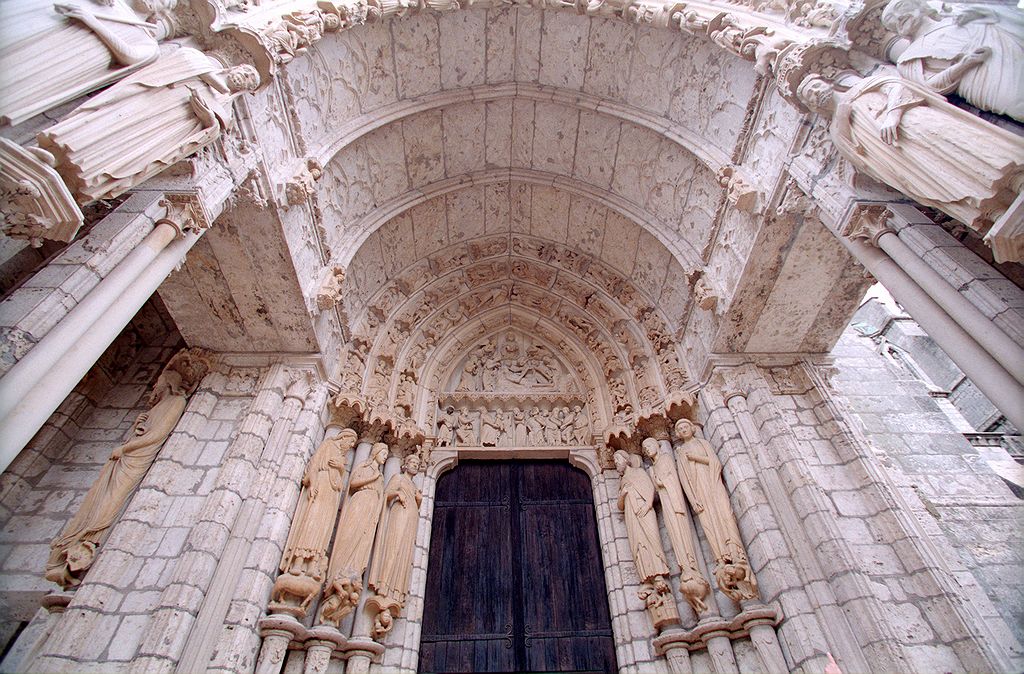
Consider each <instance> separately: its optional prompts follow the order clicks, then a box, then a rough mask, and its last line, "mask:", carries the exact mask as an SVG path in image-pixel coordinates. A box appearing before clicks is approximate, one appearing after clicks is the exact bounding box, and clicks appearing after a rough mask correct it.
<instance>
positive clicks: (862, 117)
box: [797, 75, 1024, 233]
mask: <svg viewBox="0 0 1024 674" xmlns="http://www.w3.org/2000/svg"><path fill="white" fill-rule="evenodd" d="M840 88H841V87H838V86H837V85H833V84H830V83H829V82H827V81H826V80H824V79H822V78H820V77H818V76H813V75H812V76H810V77H808V78H806V79H805V80H804V81H803V82H802V83H801V84H800V87H799V89H798V91H797V96H798V97H799V98H800V100H801V101H803V102H804V103H805V105H807V106H808V107H809V108H811V109H812V110H815V111H816V112H819V113H822V114H824V115H827V116H831V117H832V125H831V134H832V140H833V142H834V143H835V145H836V147H837V148H839V151H840V152H841V153H842V154H843V156H844V157H846V158H847V159H848V160H849V161H850V163H852V164H853V165H854V167H856V168H857V169H858V170H859V171H863V172H864V173H866V174H868V175H870V176H871V177H873V178H875V179H877V180H880V181H882V182H884V183H886V184H888V185H889V186H891V187H893V188H895V189H897V190H899V191H900V192H903V193H904V194H906V195H907V196H908V197H910V198H912V199H914V200H915V201H918V202H919V203H921V204H924V205H926V206H933V207H935V208H938V209H940V210H942V211H944V212H946V213H948V214H949V215H950V216H952V217H954V218H956V219H957V220H960V221H961V222H963V223H964V224H967V225H969V226H971V227H973V228H974V229H976V230H977V231H979V232H981V233H984V232H985V231H986V230H987V229H988V228H989V227H991V225H992V223H993V221H994V220H995V219H996V218H998V217H999V215H1001V214H1002V213H1003V212H1004V211H1005V210H1006V209H1007V208H1008V207H1009V205H1010V204H1011V203H1012V202H1013V200H1014V198H1015V197H1016V195H1017V194H1018V193H1019V192H1020V190H1021V186H1022V184H1024V168H1022V167H1024V139H1022V138H1021V137H1019V136H1017V135H1015V134H1013V133H1011V132H1009V131H1007V130H1005V129H1002V128H999V127H996V126H994V125H992V124H989V123H988V122H985V121H984V120H982V119H981V118H979V117H977V116H975V115H972V114H971V113H969V112H967V111H965V110H961V109H960V108H957V107H956V106H954V105H951V104H950V103H948V102H947V101H946V100H945V99H944V98H942V97H941V96H939V95H938V94H935V93H934V92H933V91H931V90H930V89H928V88H927V87H925V86H922V85H920V84H915V83H914V82H910V81H908V80H905V79H903V78H901V77H897V76H895V75H876V76H874V77H868V78H864V79H859V80H856V81H855V83H854V84H853V86H851V87H850V88H849V89H848V90H846V91H840V90H839V89H840Z"/></svg>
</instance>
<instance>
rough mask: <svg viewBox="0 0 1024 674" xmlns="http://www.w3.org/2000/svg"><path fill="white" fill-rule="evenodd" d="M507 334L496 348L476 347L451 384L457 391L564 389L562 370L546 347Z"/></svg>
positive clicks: (512, 334)
mask: <svg viewBox="0 0 1024 674" xmlns="http://www.w3.org/2000/svg"><path fill="white" fill-rule="evenodd" d="M521 340H522V338H521V337H520V336H519V335H518V334H516V333H514V332H509V333H507V334H506V335H505V336H504V337H503V338H502V340H501V343H500V346H496V345H495V344H494V342H493V340H488V341H486V342H484V343H482V344H479V345H478V346H477V347H476V349H474V351H473V352H472V353H471V354H470V355H469V356H467V357H466V360H465V362H464V363H463V364H462V368H461V369H460V370H459V375H458V378H457V380H455V381H454V382H453V383H454V385H455V390H457V391H480V392H499V391H502V392H516V391H537V390H540V391H556V390H561V389H562V388H564V387H565V386H566V385H567V377H566V375H565V373H564V372H563V369H562V367H561V365H560V363H559V362H558V360H557V359H556V358H555V356H554V354H553V353H551V351H550V349H548V348H547V347H545V346H543V345H541V344H536V343H531V342H529V341H527V342H526V345H525V348H524V346H523V345H522V344H520V342H521Z"/></svg>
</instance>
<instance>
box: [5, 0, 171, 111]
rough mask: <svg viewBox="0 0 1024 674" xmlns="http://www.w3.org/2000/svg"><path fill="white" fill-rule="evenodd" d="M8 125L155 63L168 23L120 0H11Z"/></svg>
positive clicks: (7, 10) (7, 31)
mask: <svg viewBox="0 0 1024 674" xmlns="http://www.w3.org/2000/svg"><path fill="white" fill-rule="evenodd" d="M3 5H4V6H3V7H2V8H0V25H3V26H4V30H3V31H2V33H0V91H2V92H3V96H2V97H0V123H7V124H20V123H21V122H23V121H25V120H27V119H28V118H29V117H32V116H34V115H38V114H39V113H41V112H46V111H47V110H49V109H50V108H53V107H55V106H57V105H60V104H61V103H66V102H68V101H71V100H73V99H75V98H77V97H79V96H81V95H83V94H87V93H89V92H90V91H93V90H95V89H99V88H100V87H103V86H106V85H108V84H110V83H111V82H114V81H116V80H118V79H120V78H122V77H124V76H126V75H128V74H129V73H131V72H132V71H133V70H136V69H138V68H140V67H142V66H144V65H146V64H147V63H150V62H152V61H153V60H154V59H155V58H156V57H157V55H158V54H159V53H160V50H159V47H158V46H157V39H158V38H157V37H156V35H157V31H158V30H159V37H163V34H164V33H166V31H165V30H163V29H162V28H158V27H157V26H155V25H152V24H147V23H144V22H142V21H140V20H139V19H138V18H137V17H136V15H135V14H134V12H132V11H130V10H129V9H128V8H127V7H125V6H124V5H122V4H121V3H120V2H91V1H90V0H76V4H63V3H56V4H55V3H53V2H52V0H5V1H4V3H3Z"/></svg>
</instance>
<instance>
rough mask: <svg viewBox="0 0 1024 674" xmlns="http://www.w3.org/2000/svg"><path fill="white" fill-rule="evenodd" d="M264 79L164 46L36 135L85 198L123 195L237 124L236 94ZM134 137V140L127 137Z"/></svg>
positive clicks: (71, 185) (245, 67)
mask: <svg viewBox="0 0 1024 674" xmlns="http://www.w3.org/2000/svg"><path fill="white" fill-rule="evenodd" d="M259 83H260V80H259V75H258V74H257V72H256V69H255V68H253V67H252V66H249V65H242V66H237V67H235V68H230V69H224V68H223V67H222V66H221V65H220V64H219V63H218V62H217V61H215V60H213V59H212V58H210V57H208V56H207V55H206V54H204V53H203V52H201V51H198V50H195V49H190V48H187V47H183V48H180V49H175V50H173V51H169V52H167V53H164V54H162V55H161V56H160V58H158V59H157V60H156V62H154V63H152V64H150V65H148V66H146V67H144V68H142V69H141V70H139V71H138V72H136V73H134V74H132V75H130V76H129V77H127V78H125V79H124V80H122V81H120V82H118V83H117V84H115V85H114V86H113V87H111V88H110V89H108V90H106V91H104V92H103V93H101V94H98V95H96V96H94V97H92V98H90V99H89V100H88V101H86V102H85V103H84V104H82V105H81V106H79V107H78V108H77V109H76V110H75V111H74V112H73V113H71V115H70V116H68V117H67V118H65V119H64V120H63V121H61V122H59V123H58V124H55V125H54V126H52V127H50V128H49V129H47V130H45V131H43V132H42V133H40V134H39V135H38V136H37V140H38V141H39V145H40V147H42V148H43V149H45V150H46V151H48V152H49V153H51V154H52V155H53V156H54V158H55V162H56V163H55V166H56V167H57V170H58V172H59V173H60V174H61V176H62V177H63V178H64V181H65V182H66V183H67V185H68V187H69V188H70V189H71V190H72V191H73V192H74V193H75V196H76V198H77V199H78V201H79V202H80V203H87V202H90V201H93V200H95V199H100V198H103V197H111V196H117V195H119V194H121V193H122V192H124V191H126V190H128V189H130V188H132V187H134V186H135V185H138V184H139V183H141V182H143V181H144V180H146V179H147V178H150V177H151V176H154V175H156V174H157V173H159V172H160V171H162V170H164V169H165V168H167V167H168V166H170V165H171V164H174V163H175V162H177V161H180V160H181V159H184V158H185V157H188V156H189V155H191V154H192V153H194V152H196V151H197V150H199V149H200V148H202V147H205V146H206V145H208V144H209V143H211V142H213V141H214V140H215V139H216V138H217V137H219V136H220V134H221V133H222V132H223V131H224V130H226V129H228V128H230V127H231V125H232V123H233V120H232V108H231V99H232V98H233V97H234V96H235V95H236V94H237V93H239V92H242V91H253V90H255V89H256V87H258V86H259ZM126 138H131V139H132V142H131V143H125V142H124V139H126Z"/></svg>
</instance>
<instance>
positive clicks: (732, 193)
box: [718, 166, 760, 213]
mask: <svg viewBox="0 0 1024 674" xmlns="http://www.w3.org/2000/svg"><path fill="white" fill-rule="evenodd" d="M718 184H719V185H721V186H722V187H724V188H725V196H726V199H728V200H729V203H731V204H732V205H733V206H734V207H735V208H736V209H737V210H740V211H745V212H747V213H755V212H756V211H757V202H758V200H759V198H760V194H759V193H758V191H757V188H756V187H754V186H753V185H751V184H750V181H749V180H747V178H746V176H744V175H743V173H742V172H741V171H740V169H739V168H737V167H736V166H723V167H722V168H720V169H718Z"/></svg>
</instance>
